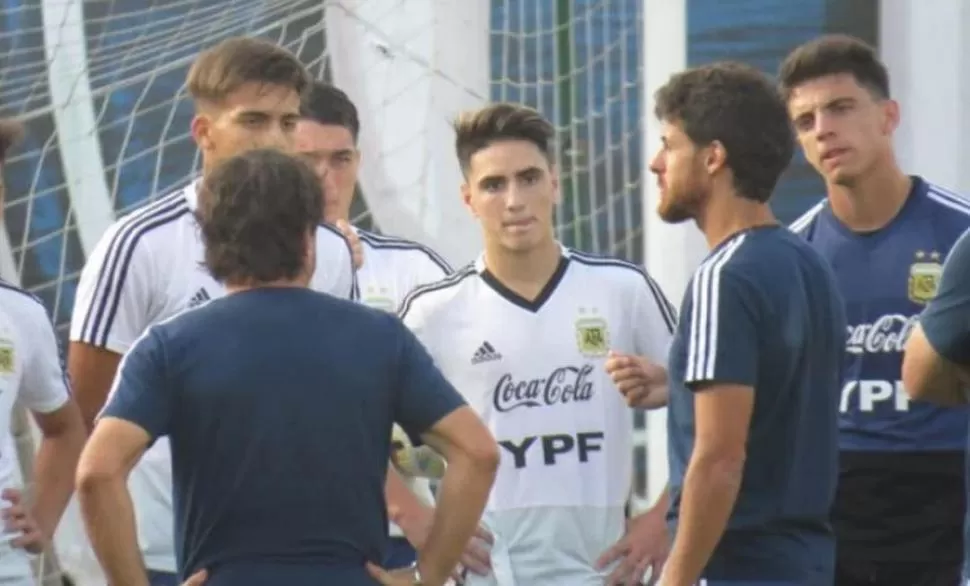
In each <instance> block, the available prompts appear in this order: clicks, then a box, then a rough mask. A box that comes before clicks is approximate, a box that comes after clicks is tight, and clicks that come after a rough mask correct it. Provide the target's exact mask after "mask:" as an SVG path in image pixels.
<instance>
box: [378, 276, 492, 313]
mask: <svg viewBox="0 0 970 586" xmlns="http://www.w3.org/2000/svg"><path fill="white" fill-rule="evenodd" d="M477 274H478V271H477V270H476V269H475V264H474V263H469V264H467V265H465V266H463V267H462V268H460V269H458V270H457V271H455V272H453V273H451V274H450V275H448V276H447V277H445V278H444V279H441V280H440V281H435V282H433V283H428V284H426V285H419V286H417V287H415V288H414V289H412V290H411V292H410V293H408V294H407V295H405V296H404V300H403V301H401V307H400V309H398V312H397V315H398V317H399V318H401V319H402V320H403V319H404V318H405V316H407V314H408V311H410V310H411V306H412V305H413V304H414V301H415V300H416V299H418V298H419V297H421V296H422V295H425V294H427V293H431V292H433V291H441V290H442V289H448V288H449V287H454V286H455V285H458V284H459V283H461V282H462V281H463V280H465V279H466V278H468V277H471V276H473V275H477Z"/></svg>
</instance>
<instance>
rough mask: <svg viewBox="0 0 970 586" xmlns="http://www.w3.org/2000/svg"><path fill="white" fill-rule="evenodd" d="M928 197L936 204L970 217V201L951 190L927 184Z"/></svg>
mask: <svg viewBox="0 0 970 586" xmlns="http://www.w3.org/2000/svg"><path fill="white" fill-rule="evenodd" d="M926 197H928V198H929V199H931V200H932V201H933V202H934V203H937V204H939V205H941V206H944V207H946V208H949V209H951V210H953V211H956V212H960V213H961V214H964V215H967V216H970V200H968V199H967V198H965V197H963V196H961V195H959V194H957V193H954V192H953V191H950V190H949V189H946V188H943V187H940V186H938V185H934V184H932V183H927V190H926Z"/></svg>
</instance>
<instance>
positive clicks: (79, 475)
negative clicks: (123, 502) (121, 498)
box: [74, 455, 125, 499]
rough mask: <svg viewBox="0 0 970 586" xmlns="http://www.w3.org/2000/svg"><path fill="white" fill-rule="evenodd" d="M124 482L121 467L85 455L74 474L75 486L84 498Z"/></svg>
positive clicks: (79, 494)
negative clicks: (92, 460) (90, 459)
mask: <svg viewBox="0 0 970 586" xmlns="http://www.w3.org/2000/svg"><path fill="white" fill-rule="evenodd" d="M124 482H125V474H124V472H123V471H122V470H121V468H120V467H117V466H108V465H105V463H104V462H91V461H89V460H88V459H87V458H85V457H84V456H83V455H82V457H81V461H80V462H79V463H78V467H77V472H76V473H75V475H74V488H75V490H76V491H77V494H78V496H79V497H80V498H82V499H83V498H84V497H89V496H92V495H95V494H97V493H99V492H101V491H103V490H104V489H105V488H106V487H110V486H113V485H114V484H117V483H124Z"/></svg>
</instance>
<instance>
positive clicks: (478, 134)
mask: <svg viewBox="0 0 970 586" xmlns="http://www.w3.org/2000/svg"><path fill="white" fill-rule="evenodd" d="M453 127H454V130H455V151H456V154H457V155H458V163H459V164H460V165H461V168H462V170H463V171H467V170H468V164H469V162H470V161H471V158H472V156H473V155H474V154H475V153H477V152H478V151H480V150H482V149H484V148H486V147H488V146H490V145H491V144H492V143H495V142H499V141H503V140H524V141H527V142H531V143H532V144H534V145H535V146H536V148H537V149H539V151H540V152H542V154H544V155H545V156H546V158H547V159H548V160H549V161H550V162H552V160H553V147H554V141H555V137H556V129H555V128H554V127H553V126H552V124H551V123H550V122H549V121H548V120H546V119H545V118H544V117H543V116H542V114H540V113H539V112H538V111H536V110H534V109H532V108H529V107H528V106H521V105H519V104H509V103H504V102H500V103H496V104H492V105H489V106H485V107H484V108H481V109H479V110H473V111H470V112H465V113H463V114H462V115H460V116H459V117H458V119H457V120H455V122H454V124H453Z"/></svg>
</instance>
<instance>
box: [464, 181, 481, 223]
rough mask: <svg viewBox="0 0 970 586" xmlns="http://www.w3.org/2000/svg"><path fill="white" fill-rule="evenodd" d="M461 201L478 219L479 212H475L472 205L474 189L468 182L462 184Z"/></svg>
mask: <svg viewBox="0 0 970 586" xmlns="http://www.w3.org/2000/svg"><path fill="white" fill-rule="evenodd" d="M461 201H462V202H463V203H464V204H465V207H466V208H468V211H469V212H471V214H472V215H473V216H475V217H476V218H477V217H478V212H477V211H475V206H474V205H473V204H472V189H471V187H470V186H469V185H468V183H467V182H466V183H462V184H461Z"/></svg>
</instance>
